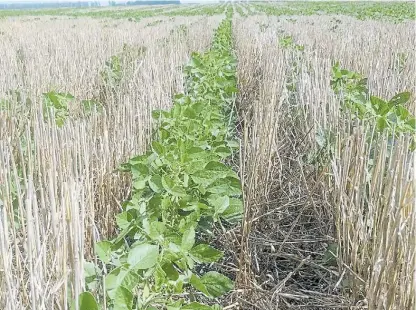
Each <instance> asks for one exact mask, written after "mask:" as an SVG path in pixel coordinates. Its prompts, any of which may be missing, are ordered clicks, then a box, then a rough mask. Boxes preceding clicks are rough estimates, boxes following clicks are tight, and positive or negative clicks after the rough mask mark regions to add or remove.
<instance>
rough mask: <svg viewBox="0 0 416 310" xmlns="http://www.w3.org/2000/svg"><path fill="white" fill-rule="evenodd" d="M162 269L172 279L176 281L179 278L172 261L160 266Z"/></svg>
mask: <svg viewBox="0 0 416 310" xmlns="http://www.w3.org/2000/svg"><path fill="white" fill-rule="evenodd" d="M162 269H163V271H164V272H165V273H166V276H167V277H168V278H169V279H170V280H172V281H176V280H178V278H179V272H178V271H177V270H176V269H175V266H173V264H172V263H166V264H164V265H163V267H162Z"/></svg>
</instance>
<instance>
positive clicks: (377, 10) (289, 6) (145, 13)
mask: <svg viewBox="0 0 416 310" xmlns="http://www.w3.org/2000/svg"><path fill="white" fill-rule="evenodd" d="M241 6H242V7H244V8H245V9H246V10H247V14H248V15H253V14H256V12H254V11H253V10H252V8H254V9H255V10H257V11H258V12H260V13H266V14H267V15H274V16H282V15H287V16H292V15H348V16H353V17H356V18H358V19H387V20H392V21H395V22H401V21H405V20H414V19H415V18H416V17H415V16H416V13H415V7H414V3H412V2H341V1H340V2H313V1H310V2H279V3H267V4H266V3H250V4H241ZM225 8H226V5H224V4H215V5H191V6H186V7H181V6H172V7H163V8H154V9H152V8H146V9H140V8H137V7H132V8H131V9H128V10H127V9H114V10H103V9H100V8H89V9H85V8H80V9H72V8H71V9H43V10H0V18H1V17H6V16H24V15H27V16H31V15H58V16H59V15H65V16H72V17H96V18H127V19H131V20H136V21H137V20H140V19H141V18H146V17H154V16H199V15H204V16H212V15H219V14H223V13H224V12H225ZM236 10H237V12H238V13H239V14H240V15H241V16H247V14H245V13H244V12H243V11H242V9H241V7H240V4H237V5H236Z"/></svg>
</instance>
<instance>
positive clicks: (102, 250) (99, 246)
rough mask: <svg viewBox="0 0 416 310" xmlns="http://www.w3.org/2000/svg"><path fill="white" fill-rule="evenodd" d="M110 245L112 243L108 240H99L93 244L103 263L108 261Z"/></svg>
mask: <svg viewBox="0 0 416 310" xmlns="http://www.w3.org/2000/svg"><path fill="white" fill-rule="evenodd" d="M111 246H112V243H111V242H109V241H99V242H97V243H96V244H95V253H97V255H98V258H99V259H100V260H101V261H102V262H103V263H104V264H108V263H110V258H111Z"/></svg>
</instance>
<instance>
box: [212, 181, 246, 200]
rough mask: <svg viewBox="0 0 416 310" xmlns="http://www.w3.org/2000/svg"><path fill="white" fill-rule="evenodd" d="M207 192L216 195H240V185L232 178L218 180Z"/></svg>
mask: <svg viewBox="0 0 416 310" xmlns="http://www.w3.org/2000/svg"><path fill="white" fill-rule="evenodd" d="M207 192H209V193H213V194H218V195H233V196H234V195H241V183H240V180H238V179H236V178H233V177H227V178H224V179H219V180H217V181H215V182H214V183H213V184H211V185H210V186H209V187H208V188H207Z"/></svg>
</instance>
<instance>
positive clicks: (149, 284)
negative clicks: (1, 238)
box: [79, 10, 243, 310]
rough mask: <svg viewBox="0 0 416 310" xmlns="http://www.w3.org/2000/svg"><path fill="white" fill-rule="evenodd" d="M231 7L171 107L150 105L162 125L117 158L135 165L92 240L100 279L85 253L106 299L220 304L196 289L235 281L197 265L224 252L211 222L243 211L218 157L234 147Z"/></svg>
mask: <svg viewBox="0 0 416 310" xmlns="http://www.w3.org/2000/svg"><path fill="white" fill-rule="evenodd" d="M231 14H232V11H231V10H228V13H227V18H226V19H225V20H224V21H223V22H222V23H221V24H220V26H219V27H218V29H217V30H216V33H215V36H214V41H213V44H212V48H211V49H210V50H209V51H207V52H205V53H203V54H199V53H193V54H192V58H191V61H190V62H189V64H188V65H187V66H186V67H185V69H184V73H185V83H186V85H185V89H186V91H185V93H183V94H178V95H176V96H175V97H174V102H173V107H172V108H171V109H170V110H169V111H162V110H156V111H154V112H153V114H152V115H153V117H154V118H155V119H156V120H157V122H158V131H157V139H155V140H154V141H153V143H152V149H151V151H150V152H148V153H147V154H145V155H140V156H137V157H134V158H132V159H130V161H129V162H128V163H127V164H124V165H123V166H122V168H121V169H122V171H126V172H130V173H131V175H132V187H133V188H132V193H131V199H130V200H129V201H126V202H125V203H123V205H122V207H123V210H122V212H121V213H120V214H118V215H117V217H116V221H117V225H118V228H119V234H118V236H116V237H115V238H114V239H113V240H108V241H101V242H98V243H97V244H96V253H97V255H98V257H99V259H100V261H101V266H100V267H101V268H102V269H103V270H106V272H104V277H105V280H104V283H102V282H101V281H100V280H99V279H100V278H101V277H102V275H103V272H102V271H101V270H100V268H99V266H96V265H94V264H93V263H86V273H87V277H86V284H87V289H88V290H89V291H91V292H94V294H97V293H98V292H99V290H100V289H101V288H102V286H103V284H105V298H106V301H107V302H106V304H107V307H108V309H113V310H119V309H123V310H129V309H143V310H154V309H171V310H173V309H175V310H176V309H177V310H180V309H182V310H185V309H198V310H203V309H207V310H209V309H221V307H220V306H219V305H212V306H210V305H207V304H203V303H201V298H200V297H199V296H201V295H204V296H205V297H204V298H203V299H204V300H207V299H208V300H215V299H216V298H217V297H220V296H221V295H223V294H225V293H227V292H228V291H229V290H231V289H232V288H233V281H232V280H231V279H229V278H228V277H226V276H225V275H222V274H221V273H219V272H216V271H209V272H206V273H205V272H203V271H201V270H200V269H197V268H196V267H197V266H198V265H200V264H211V263H214V262H217V261H218V260H220V259H221V258H222V256H223V252H222V251H220V250H218V249H216V248H214V247H212V246H211V245H209V244H207V243H206V240H209V239H213V238H215V236H212V230H213V225H215V223H221V225H226V226H227V225H228V226H230V225H233V224H234V223H235V222H236V221H238V220H239V219H240V218H241V215H242V211H243V204H242V200H241V194H242V193H241V184H240V180H239V178H238V175H237V174H236V173H235V172H234V171H233V170H232V168H231V167H229V166H227V165H226V164H224V162H226V161H227V159H228V158H229V157H230V156H232V155H233V154H235V153H236V152H237V151H238V149H239V143H238V142H237V141H235V140H234V139H233V136H234V130H235V129H234V128H235V126H233V121H232V120H233V119H234V116H233V115H235V114H234V113H232V111H233V110H232V106H233V103H234V100H235V93H236V91H237V88H236V87H237V86H236V85H237V80H236V59H235V56H234V55H233V52H232V38H231V33H232V28H231ZM198 270H199V271H198ZM98 295H100V294H99V293H98ZM211 303H215V301H212V302H210V304H211ZM79 305H80V309H81V310H87V309H88V310H89V309H98V304H97V302H96V300H95V298H94V297H93V295H92V294H91V293H90V292H85V293H83V294H81V296H80V298H79Z"/></svg>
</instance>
